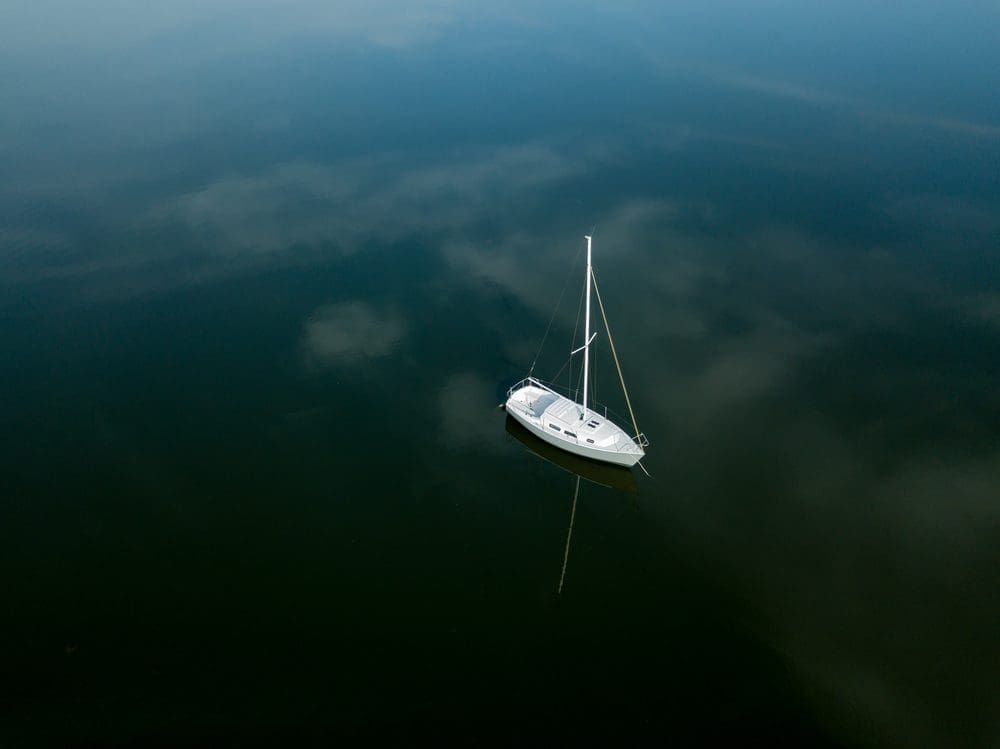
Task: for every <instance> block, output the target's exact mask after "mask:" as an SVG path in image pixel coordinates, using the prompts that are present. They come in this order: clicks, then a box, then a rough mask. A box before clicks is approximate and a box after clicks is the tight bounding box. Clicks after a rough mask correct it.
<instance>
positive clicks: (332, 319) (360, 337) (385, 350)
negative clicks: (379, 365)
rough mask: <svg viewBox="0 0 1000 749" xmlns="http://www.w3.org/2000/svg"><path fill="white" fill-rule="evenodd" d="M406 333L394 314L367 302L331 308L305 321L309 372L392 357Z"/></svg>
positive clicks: (305, 350) (305, 341)
mask: <svg viewBox="0 0 1000 749" xmlns="http://www.w3.org/2000/svg"><path fill="white" fill-rule="evenodd" d="M405 332H406V324H405V323H404V322H403V320H402V318H401V317H399V316H398V315H396V314H395V313H392V312H389V311H384V310H378V309H376V308H375V307H373V306H372V305H370V304H367V303H365V302H357V301H355V302H344V303H340V304H331V305H328V306H325V307H321V308H320V309H318V310H316V312H314V313H313V315H312V316H311V317H310V318H309V320H307V321H306V324H305V330H304V332H303V336H302V349H303V351H304V353H305V361H306V365H307V366H308V367H310V368H327V367H353V366H358V365H362V364H364V363H366V362H367V361H368V360H370V359H374V358H377V357H382V356H387V355H389V354H390V353H392V351H393V350H394V349H395V347H396V346H397V345H398V344H399V342H400V340H401V339H402V338H403V335H404V333H405Z"/></svg>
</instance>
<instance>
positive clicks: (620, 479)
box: [505, 414, 639, 494]
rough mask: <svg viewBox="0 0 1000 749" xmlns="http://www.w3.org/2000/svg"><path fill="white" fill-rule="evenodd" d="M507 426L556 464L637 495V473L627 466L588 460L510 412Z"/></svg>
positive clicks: (536, 452)
mask: <svg viewBox="0 0 1000 749" xmlns="http://www.w3.org/2000/svg"><path fill="white" fill-rule="evenodd" d="M505 426H506V429H507V434H509V435H510V436H512V437H513V438H514V439H516V440H517V441H518V442H520V443H521V444H522V445H524V446H525V447H527V448H528V449H529V450H531V452H533V453H534V454H535V455H537V456H538V457H540V458H543V459H545V460H547V461H549V462H550V463H554V464H555V465H557V466H559V467H560V468H562V469H563V470H565V471H569V472H570V473H574V474H576V475H577V476H579V477H580V478H583V479H586V480H587V481H591V482H593V483H595V484H600V485H601V486H606V487H608V488H611V489H617V490H618V491H622V492H628V493H630V494H635V493H636V492H637V491H638V490H639V489H638V487H637V486H636V483H635V476H633V475H632V471H630V470H629V469H627V468H622V467H619V466H615V465H612V464H610V463H598V462H596V461H593V460H587V459H586V458H581V457H579V456H577V455H573V454H572V453H568V452H566V451H565V450H560V449H559V448H557V447H553V446H552V445H550V444H549V443H548V442H544V441H542V440H540V439H539V438H538V437H536V436H535V435H533V434H532V433H531V432H529V431H528V430H527V429H525V428H524V427H523V426H521V425H520V424H519V423H518V422H517V420H516V419H514V418H513V417H512V416H510V414H508V415H507V419H506V424H505Z"/></svg>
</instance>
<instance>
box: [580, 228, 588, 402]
mask: <svg viewBox="0 0 1000 749" xmlns="http://www.w3.org/2000/svg"><path fill="white" fill-rule="evenodd" d="M586 239H587V312H586V316H585V317H584V332H583V341H584V343H583V413H581V414H580V420H581V421H582V420H583V419H584V418H585V417H586V416H587V375H588V370H589V369H590V273H591V270H590V240H591V238H590V236H587V238H586ZM577 319H578V320H579V319H580V318H577Z"/></svg>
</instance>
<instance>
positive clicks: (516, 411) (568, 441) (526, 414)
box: [504, 236, 649, 467]
mask: <svg viewBox="0 0 1000 749" xmlns="http://www.w3.org/2000/svg"><path fill="white" fill-rule="evenodd" d="M585 239H586V240H587V279H586V312H585V317H584V335H583V341H584V343H583V345H582V346H581V347H580V348H578V349H576V350H575V351H572V352H571V354H570V356H572V355H574V354H578V353H580V352H581V351H582V352H583V401H582V402H580V403H577V402H576V401H575V400H574V399H573V398H571V397H568V396H566V395H562V394H561V393H559V392H558V391H557V390H556V389H555V388H554V387H553V386H552V385H550V384H547V383H545V382H542V381H541V380H539V379H536V378H535V377H532V376H531V372H530V371H529V373H528V376H527V377H525V378H524V379H523V380H521V381H520V382H518V383H517V384H516V385H514V386H513V387H512V388H510V390H508V391H507V401H506V403H505V404H504V407H505V408H506V410H507V413H509V414H510V415H511V416H513V417H514V418H515V419H517V421H518V422H520V423H521V424H522V425H524V427H525V428H526V429H527V430H528V431H529V432H531V433H532V434H534V435H535V436H537V437H539V438H540V439H542V440H544V441H545V442H548V443H549V444H550V445H554V446H555V447H558V448H560V449H561V450H565V451H566V452H569V453H573V454H574V455H579V456H581V457H584V458H589V459H590V460H597V461H600V462H603V463H613V464H615V465H620V466H629V467H631V466H634V465H635V464H636V463H638V462H639V461H640V460H641V459H642V458H643V456H644V455H645V454H646V452H645V448H646V447H647V446H648V445H649V442H648V441H647V440H646V437H645V435H643V434H642V433H641V432H640V431H639V427H638V425H637V424H636V421H635V414H634V413H633V412H632V403H631V401H629V398H628V390H626V389H625V380H624V378H622V375H621V366H619V364H618V354H617V353H616V352H615V345H614V341H613V340H612V338H611V328H610V327H609V326H608V318H607V315H605V314H604V303H603V302H602V301H601V292H600V290H599V289H598V288H597V279H596V278H595V277H594V271H593V267H592V266H591V239H592V238H591V237H590V236H587V237H585ZM591 286H593V287H594V290H595V291H596V292H597V301H598V304H599V305H600V309H601V316H602V317H603V318H604V327H605V330H606V331H607V334H608V342H609V343H610V344H611V353H612V355H613V356H614V360H615V367H616V368H617V370H618V376H619V379H621V384H622V391H623V392H624V393H625V402H626V404H628V410H629V414H630V415H631V417H632V425H633V427H635V434H634V435H630V434H629V433H628V432H626V431H625V430H624V429H622V428H621V427H620V426H618V425H617V424H615V423H614V422H613V421H612V420H611V419H609V418H607V412H604V413H599V412H597V411H595V410H592V409H591V408H590V407H589V405H588V382H589V375H590V346H591V344H592V343H593V342H594V339H595V338H596V337H597V333H596V331H595V332H594V334H593V335H591V333H590V289H591ZM543 343H544V341H543ZM536 361H537V358H536ZM533 369H534V365H532V371H533Z"/></svg>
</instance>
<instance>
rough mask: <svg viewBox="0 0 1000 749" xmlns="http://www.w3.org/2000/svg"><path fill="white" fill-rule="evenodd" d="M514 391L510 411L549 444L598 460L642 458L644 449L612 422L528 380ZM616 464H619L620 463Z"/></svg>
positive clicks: (510, 399)
mask: <svg viewBox="0 0 1000 749" xmlns="http://www.w3.org/2000/svg"><path fill="white" fill-rule="evenodd" d="M525 382H526V383H527V384H524V383H519V384H518V385H515V386H514V387H513V388H511V390H510V392H509V395H508V398H507V403H506V406H507V410H508V412H510V413H511V414H512V415H513V416H515V417H516V418H517V419H518V420H519V421H521V422H522V423H523V424H525V426H527V427H529V428H533V429H534V430H535V431H536V433H537V434H538V435H539V436H540V437H542V438H543V439H545V440H546V441H548V442H551V443H553V444H556V445H561V446H563V447H565V448H567V449H569V448H570V447H575V448H578V449H575V450H573V451H574V452H577V453H578V454H581V455H585V456H587V457H592V458H594V459H596V460H609V459H610V458H608V457H607V456H606V455H605V454H607V453H612V454H615V455H618V456H621V457H622V458H624V457H626V456H630V457H631V458H633V459H632V460H631V462H630V463H629V465H631V464H632V463H634V462H635V460H638V459H639V458H641V457H642V455H643V454H644V452H643V450H642V448H641V447H640V446H639V445H637V444H636V443H635V441H634V440H633V439H632V438H631V437H630V436H629V435H628V434H627V433H626V432H625V430H623V429H622V428H621V427H619V426H618V425H617V424H615V423H614V422H612V421H611V420H610V419H607V418H606V417H604V416H602V415H600V414H598V413H597V412H595V411H593V410H591V409H587V411H586V413H584V412H583V407H582V406H581V405H580V404H579V403H576V402H575V401H573V400H571V399H570V398H567V397H565V396H563V395H559V394H558V393H556V392H554V391H552V390H550V389H548V388H547V387H545V386H544V385H542V384H541V383H537V382H536V381H533V380H526V381H525ZM614 462H619V461H618V460H617V459H616V460H614Z"/></svg>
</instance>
